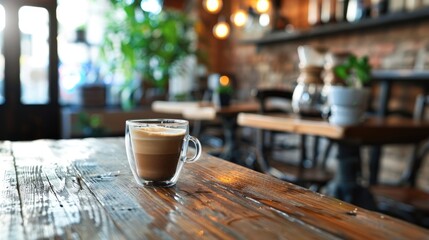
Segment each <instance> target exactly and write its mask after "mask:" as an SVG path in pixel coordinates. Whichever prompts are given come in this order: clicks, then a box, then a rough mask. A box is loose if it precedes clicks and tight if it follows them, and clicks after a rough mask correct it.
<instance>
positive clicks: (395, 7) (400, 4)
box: [388, 0, 405, 13]
mask: <svg viewBox="0 0 429 240" xmlns="http://www.w3.org/2000/svg"><path fill="white" fill-rule="evenodd" d="M388 5H389V6H388V8H389V12H390V13H394V12H402V11H403V10H404V5H405V0H390V1H389V4H388Z"/></svg>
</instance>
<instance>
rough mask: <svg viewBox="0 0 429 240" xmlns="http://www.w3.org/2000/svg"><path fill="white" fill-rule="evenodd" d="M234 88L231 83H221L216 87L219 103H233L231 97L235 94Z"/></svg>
mask: <svg viewBox="0 0 429 240" xmlns="http://www.w3.org/2000/svg"><path fill="white" fill-rule="evenodd" d="M233 91H234V90H233V88H232V86H231V85H229V84H227V85H222V84H220V85H219V86H218V87H217V88H216V95H217V97H218V105H219V106H221V107H224V106H229V105H230V103H231V97H232V94H233Z"/></svg>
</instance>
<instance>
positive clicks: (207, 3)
mask: <svg viewBox="0 0 429 240" xmlns="http://www.w3.org/2000/svg"><path fill="white" fill-rule="evenodd" d="M203 7H204V9H205V10H206V11H207V12H209V13H213V14H215V13H218V12H220V10H221V9H222V0H204V1H203Z"/></svg>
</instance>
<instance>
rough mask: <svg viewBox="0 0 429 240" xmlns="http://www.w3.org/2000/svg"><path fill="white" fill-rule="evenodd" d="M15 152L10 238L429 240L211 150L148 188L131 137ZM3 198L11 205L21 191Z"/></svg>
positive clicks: (31, 145) (18, 147)
mask: <svg viewBox="0 0 429 240" xmlns="http://www.w3.org/2000/svg"><path fill="white" fill-rule="evenodd" d="M12 149H13V153H12V154H13V156H14V158H7V159H4V161H3V162H6V163H8V165H6V166H9V168H8V169H9V171H10V174H6V173H5V171H4V170H3V168H2V171H1V172H0V174H2V175H0V176H1V179H0V181H1V184H2V185H5V184H8V183H9V182H11V180H10V179H13V178H15V179H17V183H18V184H16V186H14V185H13V183H12V184H10V186H12V187H13V188H12V189H11V190H13V191H11V192H14V193H15V195H14V200H13V203H14V204H17V202H20V204H18V206H17V209H16V210H14V211H17V212H21V214H20V215H17V214H14V216H15V217H14V218H16V219H15V220H14V221H12V220H8V218H9V219H10V218H11V217H12V216H11V215H12V214H11V213H8V212H5V210H4V208H3V207H2V210H1V212H0V214H1V215H0V221H1V223H4V224H2V225H1V226H0V228H1V230H6V232H9V233H6V235H0V236H2V237H3V236H4V237H6V238H23V236H24V238H29V239H36V238H60V239H195V238H202V239H363V238H367V239H429V231H427V230H425V229H422V228H419V227H417V226H414V225H411V224H409V223H406V222H403V221H400V220H397V219H394V218H391V217H388V216H385V215H381V214H379V213H376V212H370V211H367V210H364V209H361V208H357V207H355V206H354V205H351V204H347V203H344V202H342V201H339V200H337V199H333V198H330V197H327V196H324V195H320V194H316V193H314V192H311V191H309V190H307V189H304V188H301V187H298V186H295V185H292V184H289V183H287V182H283V181H280V180H277V179H275V178H273V177H270V176H268V175H264V174H261V173H257V172H255V171H252V170H249V169H246V168H243V167H241V166H238V165H235V164H232V163H230V162H226V161H224V160H221V159H218V158H214V157H211V156H209V155H206V154H204V155H203V157H202V159H201V160H200V161H198V162H197V163H193V164H186V165H185V168H184V170H183V172H182V175H181V177H180V178H179V181H178V183H177V185H176V186H174V187H171V188H144V187H141V186H139V185H137V183H136V182H135V181H134V178H133V176H132V174H131V171H130V170H129V166H128V162H127V159H126V154H125V149H124V139H123V138H103V139H82V140H80V139H75V140H59V141H54V140H38V141H33V142H12ZM3 162H2V164H3ZM14 165H16V171H14V168H15V167H14ZM2 166H3V165H2ZM14 174H16V176H15V177H14V176H13V175H14ZM6 175H7V176H8V177H5V176H6ZM1 194H2V195H1V196H2V198H1V201H2V202H1V203H2V206H3V202H4V201H8V199H6V196H10V195H11V194H10V193H5V192H4V191H3V188H2V192H1ZM6 194H8V195H6ZM16 215H17V216H18V217H17V216H16ZM19 216H21V217H19ZM5 226H6V227H5ZM8 229H14V231H9V230H8ZM0 234H4V233H3V232H1V233H0ZM2 239H3V238H2Z"/></svg>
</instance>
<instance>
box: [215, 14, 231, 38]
mask: <svg viewBox="0 0 429 240" xmlns="http://www.w3.org/2000/svg"><path fill="white" fill-rule="evenodd" d="M229 33H230V27H229V24H228V23H227V22H226V21H225V18H224V17H220V18H219V21H218V22H217V23H216V25H214V27H213V35H214V36H215V37H216V38H218V39H226V38H227V37H228V36H229Z"/></svg>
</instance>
